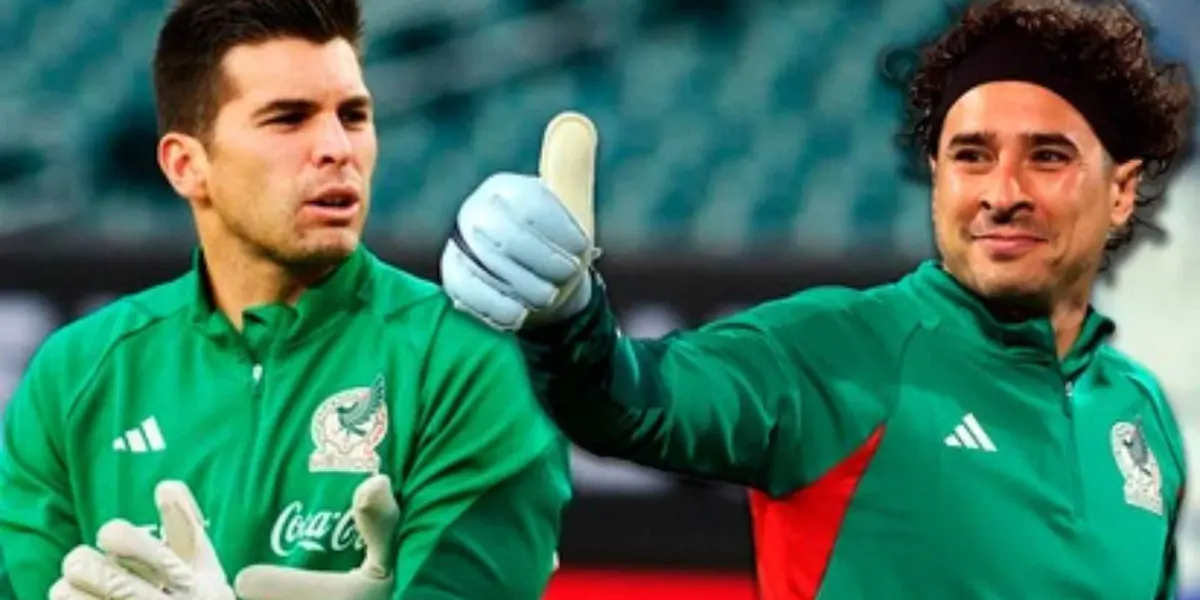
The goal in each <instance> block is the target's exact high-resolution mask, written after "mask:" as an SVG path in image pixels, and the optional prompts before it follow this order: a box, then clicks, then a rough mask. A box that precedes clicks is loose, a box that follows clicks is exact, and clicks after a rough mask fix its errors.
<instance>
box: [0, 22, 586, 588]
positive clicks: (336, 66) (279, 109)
mask: <svg viewBox="0 0 1200 600" xmlns="http://www.w3.org/2000/svg"><path fill="white" fill-rule="evenodd" d="M360 20H361V17H360V9H359V6H358V3H357V2H356V0H184V1H183V2H182V3H181V4H179V5H178V6H177V7H176V8H175V9H174V10H173V11H172V12H171V13H170V15H169V17H168V18H167V21H166V24H165V25H164V27H163V29H162V31H161V34H160V38H159V44H158V50H157V53H156V55H155V60H154V81H155V89H156V94H157V101H158V117H159V124H160V127H161V129H162V132H161V134H162V135H161V140H160V143H159V146H158V159H159V164H160V166H161V168H162V170H163V172H164V173H165V175H166V177H167V179H168V180H169V181H170V183H171V185H172V186H173V187H174V189H175V190H176V192H178V193H179V195H180V196H182V197H183V198H185V199H186V200H187V201H188V203H189V205H190V207H191V209H192V211H193V214H194V216H195V222H196V227H197V231H198V235H199V242H200V244H199V246H200V247H199V250H198V251H197V252H196V254H195V257H194V268H193V269H192V271H191V272H189V273H188V274H186V275H185V276H183V277H181V278H179V279H177V280H175V281H173V282H170V283H166V284H164V285H161V286H158V287H155V288H153V289H150V290H148V291H144V292H141V293H138V294H135V295H132V296H129V297H126V298H124V299H122V300H120V301H118V302H116V303H114V304H112V305H110V306H109V307H107V308H105V309H103V310H101V311H99V312H98V313H95V314H93V315H92V316H89V317H87V318H85V319H83V320H81V321H78V322H76V323H73V324H71V325H69V326H67V327H66V328H64V329H63V330H61V331H58V332H56V333H54V334H53V335H52V336H51V337H50V338H49V339H48V340H47V341H46V342H45V344H44V345H43V347H42V348H40V349H39V351H38V352H37V354H36V356H35V358H34V359H33V361H32V363H31V365H30V366H29V368H28V372H27V373H26V375H25V378H24V380H23V381H22V383H21V385H20V387H19V389H18V390H17V391H16V394H15V396H14V397H13V399H12V401H11V403H10V404H9V407H8V410H7V414H6V415H5V420H4V427H5V431H4V435H3V444H4V445H3V449H2V451H0V546H3V549H4V554H3V562H4V563H5V564H3V565H0V573H5V574H6V576H7V577H8V578H9V579H11V584H12V589H13V590H14V591H15V594H16V596H17V598H19V599H20V600H41V599H44V598H46V597H47V595H49V597H51V598H53V599H91V598H124V599H135V600H142V599H146V600H151V599H165V598H175V599H190V600H229V599H232V598H233V597H234V588H236V593H237V596H238V597H240V598H243V599H245V600H270V599H280V600H283V599H289V600H303V599H305V598H312V599H321V600H326V599H332V600H338V599H351V598H353V599H356V600H377V599H384V598H402V599H414V600H415V599H433V598H438V599H443V598H460V599H464V600H466V599H470V600H476V599H490V598H495V599H497V600H509V599H529V600H533V599H536V598H539V597H541V594H542V592H543V590H544V589H545V586H546V583H547V581H548V579H549V577H550V574H551V572H552V569H553V563H554V556H553V553H554V549H555V546H556V544H557V539H558V532H559V527H560V519H561V514H562V510H563V508H564V506H565V504H566V503H567V501H568V498H569V496H570V479H569V472H568V466H567V447H566V444H565V443H564V442H563V440H562V439H561V437H560V436H558V435H557V434H556V432H555V431H554V429H553V427H552V425H551V424H550V423H549V421H548V420H547V419H545V418H544V416H543V415H542V414H541V413H540V411H539V410H538V409H537V404H536V401H535V398H534V396H533V393H532V390H531V388H530V386H529V382H528V379H527V376H526V372H525V370H524V367H523V364H522V360H521V356H520V353H519V350H518V349H517V347H516V345H515V343H514V342H513V341H512V340H511V338H509V337H507V336H503V335H500V334H497V333H496V332H494V331H491V330H489V329H488V328H486V327H484V326H482V325H480V324H478V323H477V322H475V321H474V320H472V319H469V318H468V317H465V316H463V315H462V314H460V313H458V312H456V311H454V310H453V309H452V308H451V306H450V303H449V302H448V301H447V300H446V298H445V296H444V295H443V294H442V293H441V292H440V291H439V290H438V288H437V287H436V286H435V285H434V284H432V283H430V282H427V281H424V280H421V279H418V278H416V277H415V276H412V275H409V274H407V273H404V272H401V271H398V270H395V269H392V268H390V267H388V266H386V265H384V264H382V263H381V262H380V261H379V260H378V259H376V258H375V257H374V256H372V255H371V254H370V253H369V252H368V251H367V250H366V249H365V248H364V247H363V246H362V244H361V242H360V235H361V232H362V229H363V223H364V221H365V220H366V217H367V211H368V207H369V204H370V193H369V192H370V184H371V176H372V172H373V170H374V167H375V160H376V144H377V141H376V136H375V129H374V125H373V120H372V103H371V96H370V93H369V91H368V89H367V87H366V86H365V84H364V82H363V77H362V72H361V68H360V59H359V31H360ZM154 530H157V531H158V532H159V533H161V537H162V538H164V539H165V541H166V545H165V546H164V545H163V544H161V542H160V541H159V540H157V539H155V537H153V536H152V535H151V533H150V532H151V531H154ZM364 551H365V552H364ZM364 554H365V557H364ZM227 574H228V575H229V577H227ZM0 577H4V576H0ZM234 577H236V581H231V579H233V578H234ZM3 585H7V584H6V582H5V581H3V580H0V586H3ZM3 593H4V592H3V591H0V595H2V594H3Z"/></svg>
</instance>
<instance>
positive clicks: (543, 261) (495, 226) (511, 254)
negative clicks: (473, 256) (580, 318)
mask: <svg viewBox="0 0 1200 600" xmlns="http://www.w3.org/2000/svg"><path fill="white" fill-rule="evenodd" d="M485 208H486V209H487V210H486V211H485V210H484V209H480V210H479V211H477V212H476V213H474V214H469V213H464V215H463V216H464V219H463V227H467V228H468V231H469V234H468V238H467V239H468V241H469V242H470V243H472V244H474V243H476V242H475V238H476V237H478V238H482V239H481V240H480V241H479V242H480V243H488V244H491V246H492V247H493V248H495V249H496V250H497V251H498V252H500V253H502V254H503V255H505V256H506V257H507V258H508V259H509V260H510V261H512V262H513V263H515V264H516V265H517V266H519V267H521V268H523V269H524V270H526V271H529V272H531V273H533V274H534V275H536V276H537V278H538V279H539V280H544V281H546V282H549V283H551V284H557V285H561V284H563V283H565V282H567V281H569V280H570V279H571V278H573V277H575V276H577V275H578V273H579V272H580V271H581V270H583V269H584V266H585V265H584V262H583V260H582V258H581V256H577V255H575V254H571V253H570V252H569V251H568V250H567V249H566V248H563V247H561V246H559V245H558V244H556V243H554V242H553V241H551V240H550V239H548V238H547V236H546V235H545V234H543V233H542V232H541V231H539V230H537V229H535V228H533V227H532V226H530V225H528V224H526V223H525V222H523V220H522V217H521V216H520V215H518V214H516V212H515V209H514V208H513V207H512V206H511V204H510V202H509V201H508V200H507V199H505V198H503V197H500V196H494V197H492V205H491V206H490V207H485ZM584 253H585V254H586V249H585V251H584Z"/></svg>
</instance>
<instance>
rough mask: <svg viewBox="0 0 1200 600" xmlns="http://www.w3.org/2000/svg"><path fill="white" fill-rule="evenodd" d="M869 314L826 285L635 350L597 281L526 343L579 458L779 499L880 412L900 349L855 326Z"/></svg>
mask: <svg viewBox="0 0 1200 600" xmlns="http://www.w3.org/2000/svg"><path fill="white" fill-rule="evenodd" d="M868 304H869V302H868V301H865V300H863V299H862V295H861V292H857V291H854V290H849V289H840V288H821V289H816V290H811V291H807V292H801V293H799V294H796V295H795V296H792V297H790V298H784V299H781V300H775V301H772V302H767V303H765V304H762V305H760V306H757V307H755V308H752V309H750V310H747V311H745V312H742V313H739V314H736V315H733V316H730V317H727V318H724V319H721V320H718V321H715V322H713V323H710V324H708V325H706V326H703V327H700V328H698V329H694V330H688V331H681V332H676V333H674V334H672V335H669V336H667V337H664V338H662V339H656V340H635V339H630V338H628V337H626V336H624V335H621V333H620V332H619V329H618V327H617V324H616V320H615V317H614V314H613V312H612V310H611V308H610V306H609V304H608V300H607V298H606V296H605V292H604V287H603V285H602V284H601V283H600V282H599V279H598V278H597V279H596V281H595V285H594V293H593V295H592V303H591V305H590V306H589V307H588V308H587V309H586V310H585V311H584V312H583V313H581V314H580V315H578V316H577V317H575V318H573V319H572V320H571V322H569V323H563V324H555V325H548V326H544V327H541V328H536V329H530V330H527V331H523V332H522V333H521V340H522V347H523V349H524V353H525V356H526V360H527V362H528V365H529V369H530V371H531V377H532V380H533V382H534V387H535V389H536V390H537V393H538V395H539V398H540V400H541V401H542V403H543V405H544V406H545V408H546V410H547V411H548V413H549V414H550V415H551V416H552V417H553V419H554V421H555V422H556V423H557V424H558V426H559V428H560V429H561V430H562V431H564V432H565V433H566V434H567V435H568V437H569V438H570V439H571V440H572V441H573V442H575V443H576V444H578V445H579V446H581V447H582V448H584V449H586V450H588V451H589V452H592V453H595V454H598V455H601V456H608V457H616V458H620V459H625V460H630V461H633V462H636V463H639V464H642V465H646V466H650V467H654V468H658V469H663V470H667V471H673V472H678V473H682V474H686V475H690V476H695V477H702V478H708V479H717V480H722V481H726V482H730V483H736V484H740V485H747V486H750V487H754V488H757V489H760V490H763V491H766V492H768V493H770V494H785V493H787V492H789V491H792V490H794V489H797V488H799V487H801V486H803V485H805V484H807V483H809V482H811V481H813V480H815V479H816V477H817V476H819V474H820V473H821V471H823V470H824V469H827V468H829V467H830V466H832V465H833V464H834V463H836V462H837V461H839V460H840V459H842V458H844V457H845V456H847V455H848V454H850V452H851V451H852V450H853V448H854V447H855V446H857V445H859V444H862V443H864V442H865V441H866V440H867V439H868V438H869V437H870V435H871V433H872V432H873V431H872V430H873V429H874V428H876V427H877V426H878V425H879V424H880V423H881V421H882V420H883V418H884V416H885V414H886V412H887V410H888V404H889V402H890V401H891V398H892V396H893V394H890V393H889V392H888V390H889V389H891V388H894V387H895V385H896V383H895V382H896V379H897V375H898V372H897V369H896V367H895V365H896V364H897V356H896V353H895V352H894V351H893V349H894V346H895V340H893V339H891V337H894V336H891V337H889V334H885V333H881V330H880V329H879V328H878V327H876V326H875V325H874V324H873V323H872V322H871V320H870V319H869V318H867V317H864V316H863V315H866V314H868V313H869V312H870V310H866V308H867V307H868ZM884 312H886V311H884ZM885 329H886V328H885ZM864 389H865V390H870V393H862V390H864Z"/></svg>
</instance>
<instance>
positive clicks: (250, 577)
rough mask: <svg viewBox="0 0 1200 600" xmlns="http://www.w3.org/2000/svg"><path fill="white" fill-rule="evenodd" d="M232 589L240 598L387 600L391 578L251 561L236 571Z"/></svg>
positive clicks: (260, 599)
mask: <svg viewBox="0 0 1200 600" xmlns="http://www.w3.org/2000/svg"><path fill="white" fill-rule="evenodd" d="M234 589H235V591H236V592H237V597H238V598H241V599H242V600H386V599H387V598H389V597H390V595H391V592H392V579H391V578H390V577H388V578H384V579H372V578H369V577H364V576H362V575H360V574H358V573H357V572H350V573H329V572H319V571H305V570H302V569H294V568H291V567H277V566H273V565H254V566H250V567H246V568H245V569H242V571H241V572H239V573H238V575H237V580H236V581H235V582H234Z"/></svg>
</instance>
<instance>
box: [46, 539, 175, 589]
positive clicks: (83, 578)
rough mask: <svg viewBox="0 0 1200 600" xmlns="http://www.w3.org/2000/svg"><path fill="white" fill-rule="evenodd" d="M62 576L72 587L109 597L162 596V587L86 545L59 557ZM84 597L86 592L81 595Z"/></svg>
mask: <svg viewBox="0 0 1200 600" xmlns="http://www.w3.org/2000/svg"><path fill="white" fill-rule="evenodd" d="M62 573H63V580H64V581H66V583H67V584H68V585H70V587H72V588H74V590H75V591H77V592H81V593H84V594H91V595H93V596H96V597H99V598H104V599H106V600H107V599H112V600H166V598H167V596H166V594H164V593H163V591H162V589H161V588H159V587H158V586H156V585H154V584H151V583H150V582H148V581H146V580H145V579H142V578H141V577H138V576H136V575H134V574H133V573H130V572H129V571H127V570H125V569H124V568H122V567H121V566H120V565H118V564H117V563H116V562H114V561H113V560H110V559H109V558H107V557H105V556H104V555H103V554H100V552H99V551H97V550H95V549H94V548H90V547H87V546H80V547H78V548H75V549H74V550H72V551H71V552H70V553H68V554H67V556H66V557H65V558H63V565H62ZM85 597H86V596H85Z"/></svg>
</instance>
